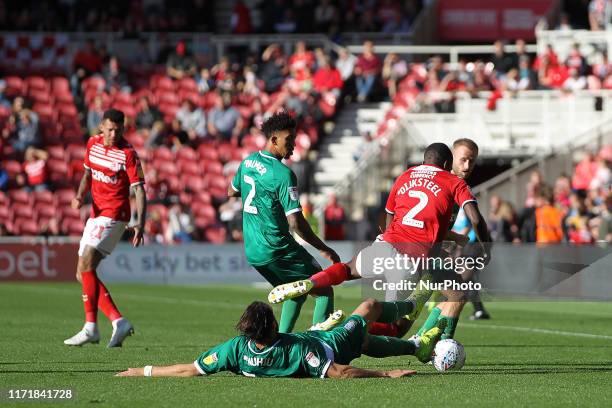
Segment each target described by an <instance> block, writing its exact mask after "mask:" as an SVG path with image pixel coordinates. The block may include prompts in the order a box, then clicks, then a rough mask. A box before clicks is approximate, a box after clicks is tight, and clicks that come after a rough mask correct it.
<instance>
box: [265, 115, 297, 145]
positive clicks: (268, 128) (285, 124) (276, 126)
mask: <svg viewBox="0 0 612 408" xmlns="http://www.w3.org/2000/svg"><path fill="white" fill-rule="evenodd" d="M296 126H297V123H296V121H295V119H294V118H293V116H291V115H290V114H289V113H288V112H286V111H282V112H278V113H275V114H274V115H272V116H270V117H269V118H268V119H266V121H265V122H264V123H263V124H262V125H261V131H262V132H263V133H264V135H266V138H267V139H269V138H270V137H272V135H273V134H274V132H278V131H281V130H289V131H291V132H294V131H295V127H296Z"/></svg>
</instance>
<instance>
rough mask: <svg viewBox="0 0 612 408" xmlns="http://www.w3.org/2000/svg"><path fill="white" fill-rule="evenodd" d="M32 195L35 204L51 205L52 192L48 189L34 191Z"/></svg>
mask: <svg viewBox="0 0 612 408" xmlns="http://www.w3.org/2000/svg"><path fill="white" fill-rule="evenodd" d="M32 195H33V196H34V202H35V203H36V205H39V204H45V205H53V201H54V200H53V193H52V192H51V191H49V190H40V191H34V192H33V193H32Z"/></svg>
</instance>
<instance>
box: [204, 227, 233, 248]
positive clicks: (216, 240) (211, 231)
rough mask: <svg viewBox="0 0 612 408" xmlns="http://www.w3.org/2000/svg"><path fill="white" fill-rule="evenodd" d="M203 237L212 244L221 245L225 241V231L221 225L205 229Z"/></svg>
mask: <svg viewBox="0 0 612 408" xmlns="http://www.w3.org/2000/svg"><path fill="white" fill-rule="evenodd" d="M204 237H205V238H206V240H207V241H210V242H212V243H213V244H223V243H224V242H225V241H226V240H227V231H226V229H225V227H223V226H221V225H218V226H211V227H208V228H206V231H205V232H204Z"/></svg>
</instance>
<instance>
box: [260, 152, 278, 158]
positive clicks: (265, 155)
mask: <svg viewBox="0 0 612 408" xmlns="http://www.w3.org/2000/svg"><path fill="white" fill-rule="evenodd" d="M259 154H261V155H262V156H263V157H267V158H268V159H274V160H278V159H277V158H276V157H274V156H270V155H269V154H265V153H264V152H262V151H261V150H260V151H259Z"/></svg>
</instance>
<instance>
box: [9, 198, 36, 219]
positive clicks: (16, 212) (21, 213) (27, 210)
mask: <svg viewBox="0 0 612 408" xmlns="http://www.w3.org/2000/svg"><path fill="white" fill-rule="evenodd" d="M11 210H12V211H13V217H15V218H34V209H33V208H32V206H31V205H30V204H24V203H21V202H13V204H12V205H11Z"/></svg>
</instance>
